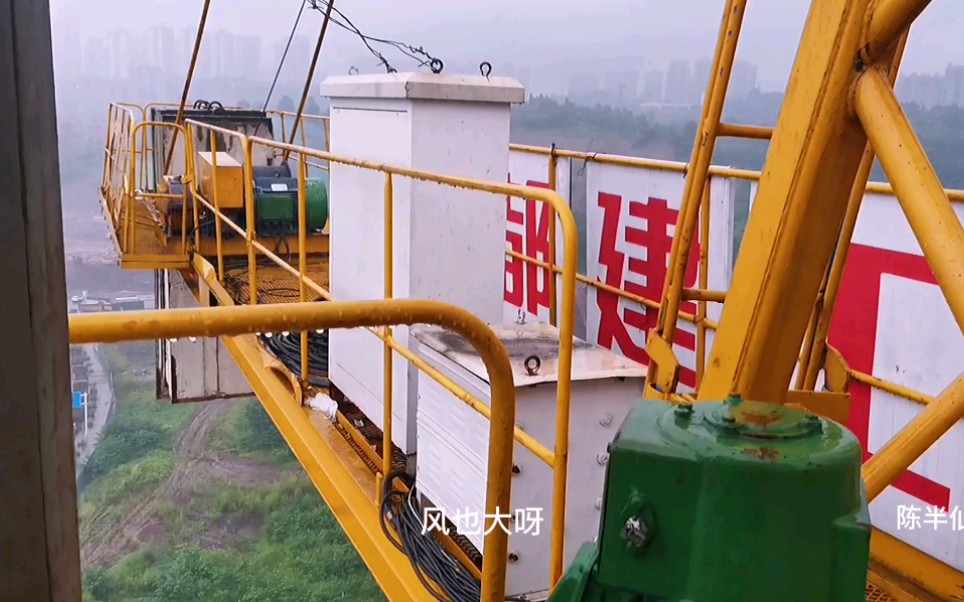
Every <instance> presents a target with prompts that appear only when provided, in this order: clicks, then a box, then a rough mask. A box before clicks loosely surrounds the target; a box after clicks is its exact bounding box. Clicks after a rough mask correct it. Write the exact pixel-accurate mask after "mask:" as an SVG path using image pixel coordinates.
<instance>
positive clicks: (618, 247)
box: [586, 163, 733, 390]
mask: <svg viewBox="0 0 964 602" xmlns="http://www.w3.org/2000/svg"><path fill="white" fill-rule="evenodd" d="M684 186H685V175H684V174H683V173H682V172H679V171H666V170H656V169H639V168H630V167H621V166H616V165H603V164H594V163H590V164H589V165H588V166H587V174H586V189H587V192H586V195H587V196H586V205H587V208H586V214H587V218H586V222H587V223H586V228H587V243H586V247H587V253H588V258H587V260H588V274H587V275H588V276H589V277H590V278H592V279H595V280H598V281H600V282H603V283H605V284H608V285H609V286H613V287H616V288H620V289H623V290H625V291H626V292H629V293H632V294H634V295H638V296H640V297H644V298H646V299H650V300H652V301H655V302H657V303H659V301H660V299H661V298H662V294H663V286H664V283H665V281H666V274H667V271H668V270H667V266H668V264H669V254H670V248H671V246H672V242H673V234H674V233H675V231H676V221H677V219H678V217H679V209H680V206H681V204H682V198H683V190H684ZM710 187H711V189H710V198H711V210H710V220H711V225H710V241H709V244H710V249H711V252H710V253H709V266H708V267H709V270H708V274H709V286H710V288H714V287H718V288H719V289H725V288H726V285H727V284H728V283H729V280H730V271H731V257H732V239H733V236H732V232H733V204H732V198H731V191H730V181H729V180H727V179H725V178H713V179H712V181H711V182H710ZM703 244H706V241H703V240H699V236H698V238H697V241H696V242H695V243H694V245H693V247H692V249H691V255H690V261H689V266H688V269H687V274H686V279H685V282H684V286H686V287H690V288H695V287H696V286H697V280H698V279H697V275H698V270H699V255H700V251H699V247H700V245H703ZM681 310H682V311H685V312H689V313H692V314H695V313H696V310H697V307H696V304H695V303H683V304H682V306H681ZM718 311H719V308H713V309H712V310H710V309H708V312H710V313H709V314H708V315H709V316H710V317H711V318H715V317H716V316H717V315H718ZM657 314H658V310H657V309H651V308H645V307H641V306H640V305H639V304H638V303H634V302H632V301H629V300H627V299H624V298H621V297H618V296H617V295H615V294H612V293H609V292H606V291H601V290H599V289H596V288H592V289H590V292H589V300H588V310H587V323H588V327H587V333H588V337H587V338H588V339H589V342H591V343H596V344H598V345H601V346H603V347H606V348H608V349H612V350H614V351H616V352H618V353H620V354H622V355H624V356H626V357H629V358H631V359H633V360H636V361H638V362H641V363H644V364H648V363H649V356H648V355H647V354H646V351H645V349H646V336H647V334H648V332H649V330H650V329H652V328H654V327H655V326H656V318H657ZM695 333H696V328H695V326H693V325H692V324H690V323H688V322H684V321H680V322H679V326H678V328H677V332H676V340H675V343H674V350H675V351H676V354H677V357H678V358H679V361H680V365H681V370H680V384H681V389H682V390H692V388H693V387H694V386H695V384H696V334H695ZM707 342H708V344H711V343H712V335H710V336H708V337H707Z"/></svg>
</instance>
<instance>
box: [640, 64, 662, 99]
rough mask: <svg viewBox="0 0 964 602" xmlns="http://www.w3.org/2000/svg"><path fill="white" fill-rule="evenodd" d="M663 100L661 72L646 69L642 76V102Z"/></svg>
mask: <svg viewBox="0 0 964 602" xmlns="http://www.w3.org/2000/svg"><path fill="white" fill-rule="evenodd" d="M661 100H663V72H662V71H655V70H654V71H647V72H646V75H644V76H643V102H647V103H656V102H660V101H661Z"/></svg>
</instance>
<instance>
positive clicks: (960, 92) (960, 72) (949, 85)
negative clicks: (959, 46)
mask: <svg viewBox="0 0 964 602" xmlns="http://www.w3.org/2000/svg"><path fill="white" fill-rule="evenodd" d="M942 100H943V102H942V103H941V104H942V105H944V106H948V107H960V106H964V65H948V66H947V68H946V69H945V70H944V98H943V99H942Z"/></svg>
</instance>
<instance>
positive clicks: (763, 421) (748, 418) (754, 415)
mask: <svg viewBox="0 0 964 602" xmlns="http://www.w3.org/2000/svg"><path fill="white" fill-rule="evenodd" d="M741 417H742V418H743V422H745V423H747V424H752V425H754V426H770V425H771V424H773V423H774V422H777V421H778V420H780V411H779V410H772V411H769V412H747V411H744V412H742V414H741Z"/></svg>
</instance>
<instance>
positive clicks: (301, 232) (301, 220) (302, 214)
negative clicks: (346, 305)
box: [298, 161, 309, 385]
mask: <svg viewBox="0 0 964 602" xmlns="http://www.w3.org/2000/svg"><path fill="white" fill-rule="evenodd" d="M305 177H306V174H305V164H304V161H298V273H299V274H300V275H301V278H298V296H299V298H300V300H301V302H302V303H304V302H306V301H307V300H308V289H307V287H306V286H305V279H306V278H307V276H308V250H307V247H308V191H307V182H306V181H305ZM308 369H309V368H308V331H307V330H302V331H301V381H302V382H303V383H304V384H306V385H307V384H308V383H309V376H308Z"/></svg>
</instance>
